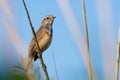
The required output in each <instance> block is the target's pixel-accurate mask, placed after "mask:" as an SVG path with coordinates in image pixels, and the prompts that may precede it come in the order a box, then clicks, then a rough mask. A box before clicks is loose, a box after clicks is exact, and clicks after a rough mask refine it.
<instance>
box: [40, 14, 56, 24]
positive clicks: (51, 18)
mask: <svg viewBox="0 0 120 80" xmlns="http://www.w3.org/2000/svg"><path fill="white" fill-rule="evenodd" d="M55 18H56V17H54V16H52V15H49V16H46V17H45V18H44V19H43V21H42V25H52V24H53V21H54V19H55Z"/></svg>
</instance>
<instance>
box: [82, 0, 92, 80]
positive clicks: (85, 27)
mask: <svg viewBox="0 0 120 80" xmlns="http://www.w3.org/2000/svg"><path fill="white" fill-rule="evenodd" d="M82 14H83V21H84V32H85V47H86V55H87V62H88V73H89V80H93V73H92V68H91V61H90V51H89V38H88V29H87V20H86V11H85V5H84V0H82Z"/></svg>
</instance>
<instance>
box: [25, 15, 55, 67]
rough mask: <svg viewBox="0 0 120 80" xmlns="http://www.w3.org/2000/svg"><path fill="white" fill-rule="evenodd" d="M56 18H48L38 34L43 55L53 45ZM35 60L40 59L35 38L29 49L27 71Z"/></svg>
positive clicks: (43, 22) (50, 16)
mask: <svg viewBox="0 0 120 80" xmlns="http://www.w3.org/2000/svg"><path fill="white" fill-rule="evenodd" d="M54 19H55V17H54V16H52V15H49V16H46V17H45V18H44V19H43V21H42V24H41V27H40V28H39V29H38V31H37V32H36V37H37V41H38V44H39V47H40V53H41V54H42V53H43V51H45V50H46V49H47V48H48V47H49V46H50V44H51V41H52V34H53V29H52V24H53V21H54ZM33 58H34V61H36V60H37V58H38V49H37V44H36V42H35V38H34V37H33V38H32V40H31V42H30V45H29V47H28V63H27V67H26V68H27V69H28V68H29V66H30V64H31V62H32V60H33Z"/></svg>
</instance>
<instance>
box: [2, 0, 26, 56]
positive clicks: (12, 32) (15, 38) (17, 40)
mask: <svg viewBox="0 0 120 80" xmlns="http://www.w3.org/2000/svg"><path fill="white" fill-rule="evenodd" d="M0 9H2V12H1V13H3V14H2V15H0V22H1V23H2V25H3V27H4V28H5V30H6V31H7V33H8V36H9V37H10V40H11V41H12V43H13V45H14V46H15V48H16V50H17V53H18V55H19V56H21V57H26V55H27V49H26V47H25V44H24V43H23V41H22V40H21V37H20V36H19V33H18V32H17V29H16V20H17V19H16V18H15V17H14V13H13V12H12V10H10V9H12V8H11V7H10V4H8V3H7V0H0Z"/></svg>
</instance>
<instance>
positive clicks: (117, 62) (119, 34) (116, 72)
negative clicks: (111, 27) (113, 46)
mask: <svg viewBox="0 0 120 80" xmlns="http://www.w3.org/2000/svg"><path fill="white" fill-rule="evenodd" d="M119 57H120V27H119V33H118V47H117V56H116V70H115V80H118V78H119V76H118V75H119Z"/></svg>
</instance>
